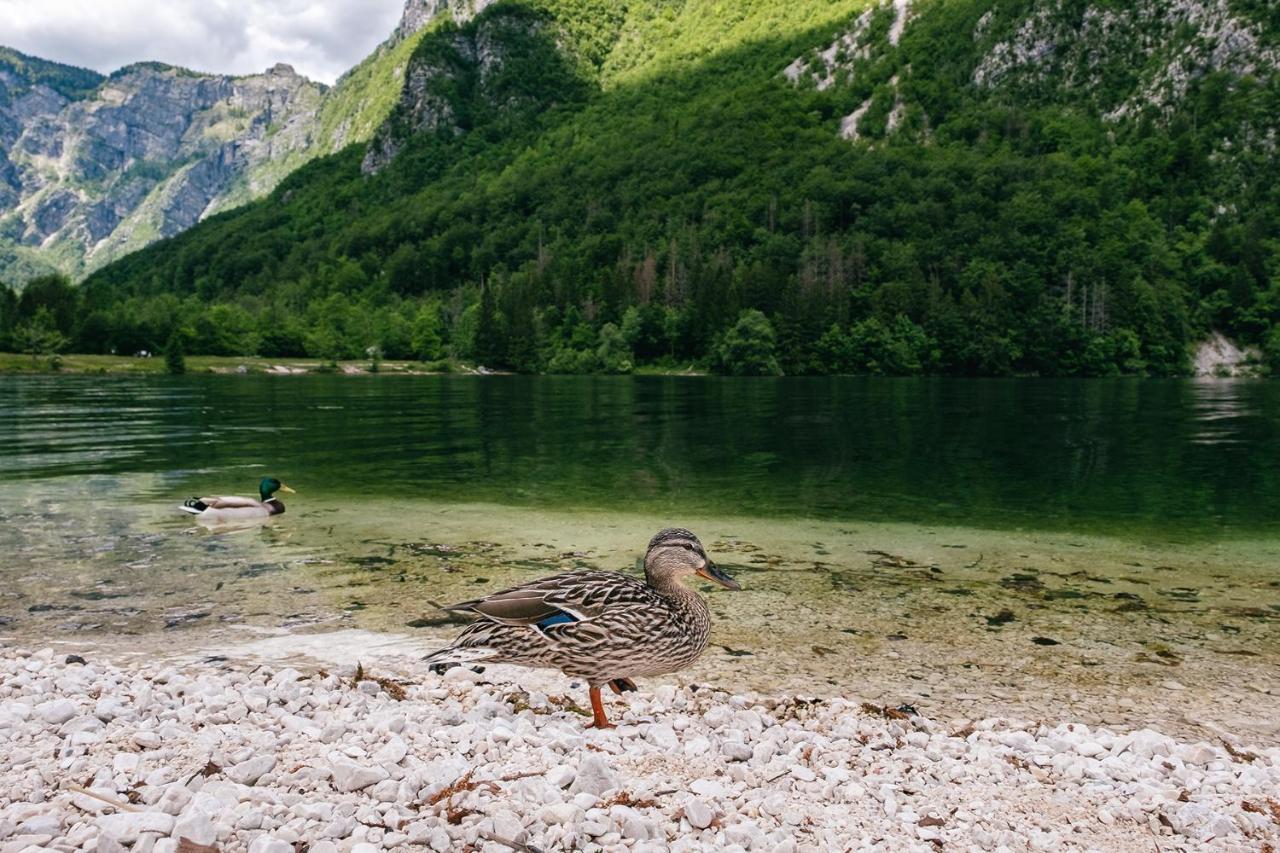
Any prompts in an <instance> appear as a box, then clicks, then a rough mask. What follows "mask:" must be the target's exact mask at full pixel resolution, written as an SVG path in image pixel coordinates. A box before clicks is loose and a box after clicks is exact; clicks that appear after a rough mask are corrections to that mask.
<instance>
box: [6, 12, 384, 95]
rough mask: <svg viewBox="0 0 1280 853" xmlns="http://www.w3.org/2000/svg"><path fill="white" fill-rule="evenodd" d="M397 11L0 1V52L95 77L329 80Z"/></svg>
mask: <svg viewBox="0 0 1280 853" xmlns="http://www.w3.org/2000/svg"><path fill="white" fill-rule="evenodd" d="M403 9H404V0H0V45H4V46H6V47H12V48H15V49H16V50H19V51H21V52H23V53H26V54H30V55H33V56H38V57H40V58H42V59H52V60H55V61H57V62H64V63H67V64H69V65H79V66H83V67H85V68H92V69H94V70H96V71H101V72H103V73H109V72H111V71H114V70H116V69H117V68H120V67H121V66H123V65H128V64H130V63H133V62H140V61H143V60H152V61H158V62H165V63H168V64H170V65H180V66H182V67H184V68H190V69H192V70H195V71H210V72H217V73H223V74H252V73H256V72H261V71H265V70H266V69H267V68H269V67H271V66H272V65H275V64H276V63H277V62H285V63H288V64H289V65H292V66H293V67H294V68H295V69H296V70H297V71H298V73H299V74H303V75H305V76H307V77H310V78H311V79H312V80H318V81H320V82H322V83H332V82H333V81H334V80H335V79H337V77H338V75H340V74H341V73H342V72H344V71H346V70H347V69H348V68H350V67H351V66H353V65H355V64H356V63H357V62H359V61H360V60H361V59H363V58H364V57H365V56H367V55H368V54H369V53H370V52H372V51H373V49H374V48H375V47H376V46H377V45H378V44H379V43H381V42H382V41H383V40H384V39H386V37H387V36H389V35H390V34H391V31H392V30H393V29H395V26H396V23H397V22H398V21H399V20H400V13H401V11H402V10H403Z"/></svg>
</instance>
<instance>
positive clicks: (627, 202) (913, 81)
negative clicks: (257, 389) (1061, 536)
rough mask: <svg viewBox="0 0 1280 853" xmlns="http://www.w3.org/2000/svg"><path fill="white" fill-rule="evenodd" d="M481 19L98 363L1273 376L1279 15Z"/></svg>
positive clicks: (1137, 5)
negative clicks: (244, 357) (1213, 356)
mask: <svg viewBox="0 0 1280 853" xmlns="http://www.w3.org/2000/svg"><path fill="white" fill-rule="evenodd" d="M474 12H475V14H474V15H473V16H470V17H466V18H459V19H458V20H441V21H440V23H439V24H438V25H437V26H434V27H430V28H427V29H425V30H421V31H420V32H421V33H422V35H421V36H420V38H419V40H418V41H417V43H416V44H415V45H414V46H413V48H412V50H411V51H409V54H408V61H407V64H406V66H405V70H404V74H403V81H402V83H401V85H400V86H399V88H398V89H397V92H398V95H397V97H396V98H394V99H393V102H392V103H389V104H388V112H387V114H386V118H385V121H382V122H381V123H380V124H379V125H378V126H377V128H376V129H374V130H372V131H371V133H370V135H369V137H368V140H369V141H368V142H367V144H362V145H354V146H350V147H348V148H346V149H344V150H342V151H339V152H337V153H335V154H333V155H331V156H326V157H320V158H317V159H315V160H313V161H311V162H309V163H307V164H306V165H304V166H302V167H301V168H299V169H297V170H296V171H294V172H293V173H291V174H290V175H289V176H288V177H287V178H285V179H284V180H283V181H282V182H281V183H280V185H279V186H278V187H277V188H276V189H275V190H274V191H273V192H272V193H271V194H270V195H269V196H268V197H266V198H264V199H262V200H260V201H257V202H254V203H252V204H249V205H247V206H245V207H243V208H240V209H238V210H236V211H232V212H228V213H225V214H221V215H218V216H215V217H211V218H210V219H208V220H206V221H205V222H203V223H202V224H200V225H198V226H196V227H194V228H192V229H190V230H189V231H187V232H185V233H183V234H182V235H180V236H178V237H176V238H174V239H171V240H166V241H163V242H161V243H159V244H156V245H154V246H151V247H149V248H147V249H145V250H142V251H140V252H136V253H134V254H132V255H129V256H127V257H124V258H121V259H120V260H118V261H116V262H115V263H113V264H111V265H109V266H107V267H106V268H104V269H102V270H100V271H98V272H97V273H95V274H94V275H92V276H90V277H89V279H88V280H87V281H86V282H85V286H84V293H83V295H82V298H83V300H84V305H83V307H84V309H85V313H86V317H89V318H92V324H91V328H92V331H93V334H92V335H84V334H83V333H81V334H80V345H81V346H83V347H98V348H106V347H112V346H114V347H116V348H117V349H119V348H121V347H124V346H126V343H124V342H128V344H127V345H132V344H133V343H134V342H135V341H147V342H150V343H151V344H152V345H153V346H154V345H155V344H156V342H158V341H162V340H164V339H165V338H167V336H168V335H169V334H170V333H171V331H172V329H173V328H175V327H178V328H181V329H185V330H186V331H185V332H184V334H187V335H188V337H189V339H190V340H191V346H192V347H193V348H195V349H199V350H201V351H220V352H253V351H257V352H262V353H264V354H273V355H274V354H281V355H283V354H302V353H307V354H311V355H320V356H323V357H342V356H345V357H351V356H354V355H357V354H360V353H363V352H364V351H365V350H366V349H367V348H368V347H373V346H377V347H380V348H381V349H382V350H383V351H384V352H386V353H388V354H394V355H402V356H418V357H423V358H427V357H436V356H438V355H439V354H441V353H442V352H445V351H448V352H451V353H452V354H454V355H456V356H460V357H463V358H470V359H475V360H478V361H482V362H484V363H486V364H489V365H491V366H506V367H511V368H514V369H518V370H554V371H569V372H573V371H581V370H600V369H627V368H629V367H630V366H632V365H634V364H645V363H660V364H668V365H685V366H687V365H688V364H690V363H700V364H704V365H708V366H713V367H717V368H718V369H722V370H728V371H738V370H745V371H751V372H755V371H764V372H773V371H774V370H775V369H778V368H780V369H782V370H785V371H786V372H787V373H826V372H884V373H915V372H948V373H962V374H1010V373H1035V374H1045V375H1077V374H1083V375H1094V374H1105V373H1155V374H1162V375H1163V374H1180V373H1183V372H1186V371H1187V370H1188V369H1189V357H1188V356H1189V351H1190V348H1191V346H1192V344H1193V343H1194V342H1195V341H1196V340H1198V339H1199V338H1201V337H1203V336H1204V335H1206V334H1207V333H1208V331H1209V330H1210V329H1215V330H1219V331H1222V332H1225V333H1227V334H1229V335H1232V336H1235V337H1237V338H1239V339H1241V340H1243V341H1244V342H1246V343H1253V344H1263V345H1265V346H1266V347H1267V352H1268V353H1270V354H1272V355H1271V357H1274V358H1275V359H1276V361H1277V364H1280V332H1277V331H1276V328H1277V322H1278V321H1280V267H1278V266H1277V250H1278V248H1280V247H1278V246H1277V242H1276V237H1275V234H1274V228H1273V223H1274V222H1276V221H1280V196H1278V195H1277V190H1276V189H1275V188H1274V185H1273V182H1272V181H1270V180H1269V179H1268V177H1267V176H1269V175H1270V174H1272V173H1274V170H1275V166H1276V134H1277V130H1278V128H1277V124H1278V123H1280V110H1277V106H1280V76H1278V75H1277V49H1278V48H1280V13H1277V12H1276V11H1275V7H1274V4H1271V3H1268V2H1264V0H1174V2H1158V0H1136V1H1135V2H1131V3H1123V4H1122V3H1114V2H1109V1H1108V0H1095V2H1092V3H1090V2H1085V0H945V2H944V0H917V2H915V3H911V2H908V0H892V2H884V3H878V4H877V3H868V2H865V0H843V2H829V0H792V2H788V3H785V4H779V3H773V2H765V0H739V2H736V3H726V2H724V0H628V2H605V0H524V2H516V0H503V2H497V3H493V4H491V5H488V6H487V8H483V9H476V10H474ZM86 322H88V321H86ZM215 328H216V329H218V330H219V331H217V332H216V333H215V332H214V331H212V330H213V329H215ZM70 331H71V333H76V330H70ZM188 333H189V334H188Z"/></svg>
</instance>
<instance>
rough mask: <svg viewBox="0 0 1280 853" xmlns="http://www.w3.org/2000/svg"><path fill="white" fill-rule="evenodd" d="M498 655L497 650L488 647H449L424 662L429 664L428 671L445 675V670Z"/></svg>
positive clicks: (427, 657) (432, 654)
mask: <svg viewBox="0 0 1280 853" xmlns="http://www.w3.org/2000/svg"><path fill="white" fill-rule="evenodd" d="M496 654H497V650H496V649H491V648H489V647H488V646H471V647H466V646H449V647H448V648H443V649H441V650H440V651H438V652H432V653H431V654H429V655H427V656H426V657H424V658H423V660H424V661H425V662H426V664H427V669H430V670H431V671H432V672H435V673H438V674H443V673H444V671H445V670H448V669H453V668H454V667H455V666H461V665H462V664H464V663H475V662H476V661H482V660H490V659H492V658H493V656H494V655H496Z"/></svg>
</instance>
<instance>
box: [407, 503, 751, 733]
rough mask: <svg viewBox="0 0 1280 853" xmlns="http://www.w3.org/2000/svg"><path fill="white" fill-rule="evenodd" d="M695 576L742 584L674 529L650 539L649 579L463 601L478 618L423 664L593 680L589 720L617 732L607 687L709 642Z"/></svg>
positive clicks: (567, 577) (626, 684) (592, 580)
mask: <svg viewBox="0 0 1280 853" xmlns="http://www.w3.org/2000/svg"><path fill="white" fill-rule="evenodd" d="M692 575H699V576H701V577H704V578H706V579H707V580H710V581H714V582H716V583H718V584H720V585H721V586H723V587H727V588H728V589H733V590H737V589H742V587H741V585H739V584H738V582H737V581H735V580H734V579H733V578H731V577H729V576H728V575H727V574H725V573H724V572H722V571H721V570H720V569H718V568H717V567H716V565H715V564H714V563H712V562H711V560H710V558H708V557H707V552H706V551H705V550H703V547H702V543H701V542H699V541H698V537H697V536H694V535H693V534H692V533H690V532H689V531H688V530H683V529H680V528H674V527H673V528H667V529H666V530H663V531H661V532H659V533H658V535H657V536H654V537H653V539H651V540H650V541H649V550H648V551H647V552H645V555H644V582H643V583H642V582H641V581H638V580H635V579H633V578H630V577H627V576H626V575H622V574H618V573H617V572H569V573H567V574H562V575H554V576H552V577H549V578H543V579H541V580H536V581H533V582H532V583H527V584H523V585H521V586H517V587H512V588H511V589H506V590H503V591H502V592H496V593H494V594H493V595H490V596H487V597H485V598H477V599H475V600H473V601H464V602H462V603H461V604H455V605H453V606H451V607H447V608H445V609H446V610H468V611H471V612H473V613H476V614H479V617H480V618H479V619H477V620H476V621H475V622H473V623H471V625H469V626H468V627H467V629H466V630H465V631H463V632H462V634H461V635H460V636H459V637H458V639H457V640H455V641H454V643H453V645H451V646H449V647H448V648H445V649H441V650H440V651H438V652H435V653H434V654H431V655H428V656H427V657H426V658H425V660H426V661H427V663H429V664H431V666H432V668H435V669H438V670H443V669H445V668H447V667H448V666H449V665H451V664H463V663H473V662H477V661H486V662H490V663H510V664H517V665H519V666H528V667H547V668H551V669H559V670H561V671H562V672H564V673H565V674H566V675H568V676H570V677H574V678H581V679H583V680H584V681H586V682H587V685H588V687H589V688H590V692H591V710H592V713H593V714H594V720H593V721H592V723H591V724H590V725H591V726H595V727H596V728H600V729H607V728H613V726H612V725H611V724H610V723H609V720H608V718H607V717H605V713H604V705H603V704H602V703H601V701H600V688H601V687H603V686H604V685H606V684H607V685H609V687H610V688H612V689H613V692H615V693H622V692H623V691H624V690H635V689H636V686H635V683H634V682H633V681H632V680H631V679H632V678H635V677H636V676H644V675H662V674H664V673H668V672H675V671H677V670H680V669H684V668H685V667H687V666H689V665H690V664H692V663H693V662H694V661H695V660H697V659H698V655H700V654H702V650H703V649H705V648H706V647H707V638H708V636H709V635H710V632H711V614H710V612H709V611H708V610H707V605H706V602H704V601H703V600H702V597H701V596H700V595H698V594H697V593H696V592H694V591H693V590H691V589H689V588H688V587H686V586H685V585H684V584H683V583H682V581H683V580H684V579H685V578H687V577H690V576H692ZM589 727H590V726H589Z"/></svg>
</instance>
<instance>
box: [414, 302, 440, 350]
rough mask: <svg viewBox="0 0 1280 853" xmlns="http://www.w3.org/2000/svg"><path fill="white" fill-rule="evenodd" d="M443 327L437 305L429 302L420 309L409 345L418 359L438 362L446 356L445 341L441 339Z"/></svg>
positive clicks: (415, 318)
mask: <svg viewBox="0 0 1280 853" xmlns="http://www.w3.org/2000/svg"><path fill="white" fill-rule="evenodd" d="M443 325H444V324H443V323H442V322H441V320H440V306H439V305H438V304H437V303H435V302H428V303H426V304H425V305H423V306H422V307H421V308H419V309H418V313H417V314H416V315H414V318H413V330H412V332H411V333H410V344H409V345H410V347H411V348H412V350H413V354H414V356H415V357H416V358H419V359H421V360H422V361H437V360H439V359H440V358H441V357H442V356H443V355H444V341H443V340H441V338H440V332H441V330H442V328H443Z"/></svg>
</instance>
